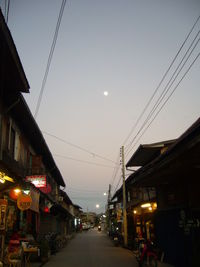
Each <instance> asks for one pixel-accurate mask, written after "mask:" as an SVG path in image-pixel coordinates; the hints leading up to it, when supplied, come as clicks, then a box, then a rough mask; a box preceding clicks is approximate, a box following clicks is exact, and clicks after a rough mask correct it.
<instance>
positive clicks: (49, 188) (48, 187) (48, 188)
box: [40, 183, 52, 194]
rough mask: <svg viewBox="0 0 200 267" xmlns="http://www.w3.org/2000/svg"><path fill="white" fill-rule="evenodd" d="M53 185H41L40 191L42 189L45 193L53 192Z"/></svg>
mask: <svg viewBox="0 0 200 267" xmlns="http://www.w3.org/2000/svg"><path fill="white" fill-rule="evenodd" d="M51 190H52V189H51V185H50V184H49V183H47V185H46V186H45V187H41V188H40V191H42V193H44V194H49V193H51Z"/></svg>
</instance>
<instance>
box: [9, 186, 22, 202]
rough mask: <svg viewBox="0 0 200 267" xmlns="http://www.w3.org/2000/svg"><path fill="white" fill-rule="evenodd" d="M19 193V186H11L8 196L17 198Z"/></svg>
mask: <svg viewBox="0 0 200 267" xmlns="http://www.w3.org/2000/svg"><path fill="white" fill-rule="evenodd" d="M20 194H21V189H19V188H13V189H11V190H10V192H9V196H10V198H12V199H13V200H17V199H18V196H19V195H20Z"/></svg>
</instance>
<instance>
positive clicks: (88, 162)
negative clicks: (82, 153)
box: [53, 154, 114, 169]
mask: <svg viewBox="0 0 200 267" xmlns="http://www.w3.org/2000/svg"><path fill="white" fill-rule="evenodd" d="M53 155H54V156H55V157H60V158H65V159H69V160H73V161H77V162H82V163H86V164H91V165H96V166H99V167H105V168H111V169H113V168H114V167H113V166H109V165H104V164H98V163H94V162H90V161H86V160H81V159H75V158H71V157H67V156H62V155H58V154H53Z"/></svg>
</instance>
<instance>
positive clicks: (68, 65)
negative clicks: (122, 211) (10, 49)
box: [0, 0, 200, 212]
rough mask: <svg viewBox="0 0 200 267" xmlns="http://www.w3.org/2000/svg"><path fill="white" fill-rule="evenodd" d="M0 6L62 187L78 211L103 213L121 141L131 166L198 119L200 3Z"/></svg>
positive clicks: (27, 2) (22, 1) (117, 173)
mask: <svg viewBox="0 0 200 267" xmlns="http://www.w3.org/2000/svg"><path fill="white" fill-rule="evenodd" d="M65 2H66V4H67V8H66V7H65ZM7 4H8V1H7ZM0 6H1V8H2V10H3V13H4V14H5V15H6V16H8V27H9V29H10V31H11V34H12V36H13V39H14V42H15V45H16V48H17V51H18V53H19V56H20V59H21V61H22V65H23V67H24V71H25V73H26V76H27V79H28V81H29V84H30V87H31V88H30V94H24V97H25V99H26V101H27V104H28V106H29V107H30V110H31V112H32V114H35V112H36V107H37V106H38V110H39V112H38V111H37V116H36V117H37V123H38V126H39V127H40V129H45V132H46V133H48V134H45V133H44V138H45V140H46V142H47V144H48V146H49V148H50V150H51V152H52V155H53V156H54V159H55V162H56V164H57V166H58V168H59V169H60V171H61V173H62V175H63V179H64V180H65V182H66V188H65V191H66V192H67V193H68V195H69V197H71V199H72V201H73V202H74V203H75V204H78V205H80V206H81V207H82V208H83V210H87V209H88V210H89V211H97V212H101V211H103V210H104V209H105V204H106V201H107V197H105V196H104V195H103V192H107V191H108V187H109V183H110V184H112V188H111V191H112V193H113V192H114V190H115V189H117V188H118V187H119V186H120V185H121V181H122V179H121V166H120V165H119V164H120V158H119V154H120V147H121V145H122V144H124V143H125V152H126V158H125V159H126V162H127V161H128V160H129V159H130V157H131V155H132V154H133V153H134V151H135V150H136V149H137V147H138V146H139V145H140V144H148V143H155V142H160V141H164V140H170V139H175V138H177V137H179V136H180V135H181V134H182V133H183V132H184V131H185V130H186V129H187V128H188V127H189V126H190V125H191V124H192V123H194V121H195V120H196V119H197V118H198V117H199V115H200V112H199V99H200V91H199V84H200V75H199V67H200V60H199V52H200V44H199V33H198V32H199V30H200V20H199V19H198V20H197V18H198V17H199V15H200V14H199V12H200V1H199V0H168V1H159V0H149V1H146V0H141V1H136V0H109V1H108V0H101V1H98V0H93V1H91V0H85V1H81V0H74V1H68V2H67V1H62V0H59V1H49V0H42V1H31V0H18V1H13V0H10V1H9V8H8V6H6V7H5V1H3V0H2V1H0ZM64 7H65V8H64ZM59 14H60V15H59ZM195 22H196V24H195ZM58 23H60V26H58ZM193 25H194V27H193ZM58 30H59V31H58ZM187 36H188V38H187ZM184 42H185V43H184ZM183 44H184V45H183ZM190 45H191V47H190ZM53 46H54V48H53ZM182 46H183V47H182ZM181 47H182V48H181ZM189 47H190V48H189ZM50 48H52V49H51V50H50ZM179 50H180V52H179ZM52 56H53V58H52ZM48 59H49V60H48ZM174 59H176V60H174ZM47 61H48V62H49V63H48V62H47ZM173 61H175V62H174V63H175V64H172V63H173ZM179 64H180V65H179ZM168 69H169V71H168ZM45 73H46V76H44V75H45ZM165 73H166V75H165ZM165 76H166V77H165ZM42 81H44V85H45V91H44V93H43V89H41V83H42ZM160 83H162V84H160ZM157 87H159V89H156V88H157ZM105 92H107V93H106V94H105ZM38 96H40V98H39V99H40V100H39V99H38ZM151 98H152V99H151ZM41 100H42V101H41ZM134 125H135V126H134ZM140 129H141V130H140ZM137 133H138V134H137ZM53 136H55V137H56V138H55V137H53ZM59 139H62V140H63V141H61V140H59ZM67 143H68V144H67ZM69 144H72V145H69ZM94 152H95V153H94ZM94 154H95V156H94ZM93 163H94V164H93ZM116 164H117V165H116ZM102 165H103V166H102ZM108 166H109V167H108ZM128 173H129V172H127V173H126V176H127V175H128ZM70 188H74V189H76V188H77V189H87V190H88V195H87V192H86V193H84V192H81V191H78V190H77V191H76V190H74V191H72V190H71V191H70ZM90 191H91V192H94V191H97V192H102V194H101V193H97V194H96V198H95V194H94V195H92V196H91V195H90V194H89V192H90ZM96 204H99V205H100V208H99V209H98V210H97V209H96Z"/></svg>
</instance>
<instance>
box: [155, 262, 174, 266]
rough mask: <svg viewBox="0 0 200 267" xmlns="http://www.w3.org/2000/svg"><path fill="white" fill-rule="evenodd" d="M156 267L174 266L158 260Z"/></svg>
mask: <svg viewBox="0 0 200 267" xmlns="http://www.w3.org/2000/svg"><path fill="white" fill-rule="evenodd" d="M158 267H174V266H172V265H170V264H168V263H164V262H160V261H158Z"/></svg>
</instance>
